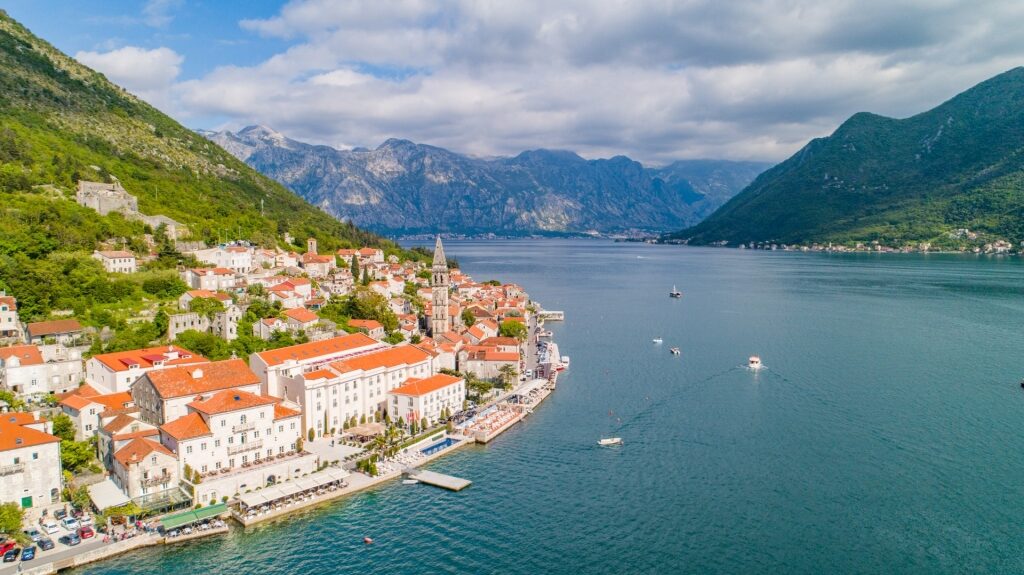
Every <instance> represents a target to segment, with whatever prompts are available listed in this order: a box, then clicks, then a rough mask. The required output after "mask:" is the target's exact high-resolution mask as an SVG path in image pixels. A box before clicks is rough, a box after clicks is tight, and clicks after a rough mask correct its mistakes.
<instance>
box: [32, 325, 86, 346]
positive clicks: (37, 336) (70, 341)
mask: <svg viewBox="0 0 1024 575" xmlns="http://www.w3.org/2000/svg"><path fill="white" fill-rule="evenodd" d="M25 331H26V332H27V338H26V339H28V342H29V343H37V344H38V343H47V342H54V343H60V344H63V345H75V344H77V343H78V342H79V341H81V339H82V336H83V335H84V333H85V330H83V329H82V325H81V324H80V323H78V320H77V319H57V320H52V321H37V322H33V323H30V324H28V325H26V326H25Z"/></svg>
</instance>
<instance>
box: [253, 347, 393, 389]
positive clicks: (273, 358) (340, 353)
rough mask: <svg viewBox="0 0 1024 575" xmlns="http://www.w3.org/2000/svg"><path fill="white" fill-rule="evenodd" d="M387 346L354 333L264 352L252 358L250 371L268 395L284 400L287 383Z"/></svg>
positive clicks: (255, 354)
mask: <svg viewBox="0 0 1024 575" xmlns="http://www.w3.org/2000/svg"><path fill="white" fill-rule="evenodd" d="M384 347H385V346H384V344H382V343H380V342H379V341H375V340H373V339H371V338H370V337H368V336H366V335H365V334H361V333H353V334H349V335H343V336H339V337H333V338H330V339H325V340H321V341H311V342H309V343H303V344H299V345H293V346H289V347H282V348H279V349H272V350H268V351H261V352H257V353H254V354H252V355H251V356H249V367H250V368H251V369H252V371H253V373H255V374H256V376H257V377H259V378H260V382H261V390H262V393H263V394H264V395H269V396H271V397H279V398H284V383H285V380H287V379H291V378H294V377H297V376H299V375H300V374H302V373H303V372H307V371H313V370H315V369H318V368H319V367H320V366H323V365H326V364H328V363H331V362H334V361H338V360H341V359H345V358H348V357H355V356H358V355H361V354H365V353H368V352H371V351H375V350H378V349H383V348H384Z"/></svg>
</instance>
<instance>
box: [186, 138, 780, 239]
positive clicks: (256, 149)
mask: <svg viewBox="0 0 1024 575" xmlns="http://www.w3.org/2000/svg"><path fill="white" fill-rule="evenodd" d="M205 135H207V136H208V137H210V138H211V139H212V140H213V141H214V142H216V143H217V144H219V145H220V146H221V147H223V148H224V149H226V150H228V151H229V152H231V153H232V154H234V155H235V156H236V157H238V158H239V159H241V160H244V161H245V162H246V163H248V164H249V165H250V166H252V167H254V168H256V169H257V170H259V171H260V172H262V173H264V174H266V175H268V176H270V177H272V178H274V179H275V180H277V181H279V182H281V183H283V184H285V185H286V186H288V187H289V188H290V189H292V190H293V191H294V192H295V193H297V194H299V195H300V196H302V197H303V198H305V199H307V200H308V201H309V202H311V203H313V204H314V205H317V206H319V207H321V208H322V209H323V210H325V211H327V212H328V213H331V214H333V215H335V216H337V217H338V218H339V219H342V220H345V221H349V222H353V223H355V224H357V225H359V226H362V227H366V228H367V229H370V230H373V231H376V232H379V233H383V234H390V235H405V234H417V233H432V232H435V231H442V232H450V233H464V234H486V233H491V232H494V233H498V234H509V235H516V234H532V233H579V232H588V231H597V232H602V233H620V232H630V231H647V232H649V231H665V230H670V229H674V228H678V227H680V226H682V225H688V224H693V223H696V222H698V221H700V220H701V219H702V218H703V217H705V216H706V215H708V214H710V213H711V212H712V211H714V209H715V208H717V207H718V206H720V205H721V204H722V203H724V202H725V201H726V200H727V199H728V198H729V197H731V196H732V195H733V194H735V193H736V192H738V191H739V190H740V189H742V187H743V186H744V185H746V184H747V183H748V182H750V181H751V180H752V179H753V178H754V177H755V176H756V175H757V174H758V173H760V172H761V171H762V170H763V169H765V168H766V167H767V166H766V165H765V164H760V163H753V162H725V161H702V160H695V161H686V162H677V163H675V164H672V165H670V166H667V167H665V168H662V169H650V168H645V167H644V166H642V165H641V164H640V163H638V162H635V161H633V160H630V159H629V158H626V157H624V156H617V157H614V158H610V159H602V160H586V159H583V158H581V157H580V156H578V155H576V154H574V153H572V152H566V151H558V150H531V151H527V152H523V153H521V154H519V155H517V156H515V157H511V158H498V159H478V158H472V157H468V156H464V155H461V154H457V153H454V152H451V151H449V150H445V149H443V148H437V147H434V146H428V145H423V144H415V143H413V142H409V141H406V140H397V139H391V140H388V141H386V142H384V143H383V144H381V145H380V146H379V147H377V148H376V149H374V150H367V149H354V150H337V149H334V148H330V147H328V146H314V145H310V144H306V143H302V142H298V141H295V140H292V139H290V138H287V137H285V136H284V135H282V134H280V133H278V132H276V131H274V130H272V129H269V128H265V127H262V126H250V127H248V128H245V129H243V130H240V131H239V132H238V133H232V132H226V131H225V132H219V133H205Z"/></svg>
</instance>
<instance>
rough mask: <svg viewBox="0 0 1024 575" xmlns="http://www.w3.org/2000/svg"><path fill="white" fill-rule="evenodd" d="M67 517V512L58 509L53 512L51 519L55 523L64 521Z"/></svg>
mask: <svg viewBox="0 0 1024 575" xmlns="http://www.w3.org/2000/svg"><path fill="white" fill-rule="evenodd" d="M67 516H68V512H67V511H65V510H63V509H58V510H56V511H54V512H53V518H54V519H56V520H57V521H60V520H61V519H64V518H65V517H67Z"/></svg>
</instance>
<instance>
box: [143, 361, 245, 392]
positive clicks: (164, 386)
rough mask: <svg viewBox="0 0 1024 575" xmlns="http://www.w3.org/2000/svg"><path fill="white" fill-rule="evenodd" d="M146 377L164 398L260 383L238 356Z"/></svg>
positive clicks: (173, 368) (153, 372) (169, 369)
mask: <svg viewBox="0 0 1024 575" xmlns="http://www.w3.org/2000/svg"><path fill="white" fill-rule="evenodd" d="M146 378H147V379H149V381H150V382H151V383H152V384H153V387H154V388H155V389H156V392H157V393H158V394H159V395H160V397H163V398H165V399H166V398H171V397H185V396H188V395H198V394H200V393H209V392H211V391H219V390H222V389H230V388H232V387H241V386H246V385H258V384H259V382H260V378H259V377H257V376H256V374H255V373H253V372H252V370H251V369H249V366H248V365H246V364H245V361H243V360H241V359H226V360H224V361H215V362H210V363H204V364H202V365H197V366H188V367H172V368H168V369H162V370H157V371H151V372H149V373H148V374H146Z"/></svg>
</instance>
